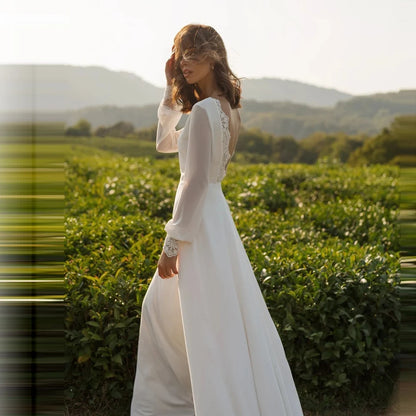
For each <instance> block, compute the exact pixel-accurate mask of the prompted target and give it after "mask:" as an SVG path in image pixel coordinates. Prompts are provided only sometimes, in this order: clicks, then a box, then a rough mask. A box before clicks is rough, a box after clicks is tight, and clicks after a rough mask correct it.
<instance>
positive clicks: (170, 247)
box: [163, 235, 179, 257]
mask: <svg viewBox="0 0 416 416" xmlns="http://www.w3.org/2000/svg"><path fill="white" fill-rule="evenodd" d="M178 250H179V242H178V240H176V239H174V238H172V237H169V236H168V235H167V236H166V238H165V242H164V244H163V251H164V252H165V253H166V255H167V256H168V257H173V256H177V255H178Z"/></svg>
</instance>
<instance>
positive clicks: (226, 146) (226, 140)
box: [214, 98, 231, 182]
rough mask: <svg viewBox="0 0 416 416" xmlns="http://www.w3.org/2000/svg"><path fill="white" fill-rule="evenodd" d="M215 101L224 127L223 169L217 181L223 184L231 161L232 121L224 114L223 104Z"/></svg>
mask: <svg viewBox="0 0 416 416" xmlns="http://www.w3.org/2000/svg"><path fill="white" fill-rule="evenodd" d="M214 101H215V102H216V103H217V106H218V110H219V112H220V117H221V126H222V132H223V133H222V163H221V169H220V171H219V172H218V177H217V181H219V182H221V181H222V180H223V179H224V177H225V173H226V170H227V165H228V162H229V160H230V156H231V155H230V149H229V147H230V140H231V134H230V129H229V123H230V119H229V117H228V115H227V114H226V113H225V112H224V110H223V109H222V107H221V102H220V100H219V99H218V98H214Z"/></svg>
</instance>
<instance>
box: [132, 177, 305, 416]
mask: <svg viewBox="0 0 416 416" xmlns="http://www.w3.org/2000/svg"><path fill="white" fill-rule="evenodd" d="M179 256H180V257H179V275H177V276H176V275H175V276H174V277H172V278H169V279H161V278H160V277H159V275H158V272H157V270H156V272H155V275H154V276H153V279H152V281H151V283H150V285H149V287H148V290H147V292H146V295H145V297H144V299H143V303H142V315H141V322H140V334H139V342H138V359H137V367H136V378H135V382H134V390H133V398H132V402H131V415H132V416H133V415H134V416H213V415H215V416H301V415H303V413H302V409H301V404H300V401H299V398H298V394H297V391H296V387H295V384H294V380H293V377H292V373H291V370H290V367H289V365H288V362H287V359H286V355H285V351H284V349H283V345H282V343H281V340H280V337H279V334H278V332H277V329H276V326H275V324H274V322H273V320H272V318H271V316H270V313H269V311H268V309H267V306H266V303H265V301H264V298H263V295H262V293H261V290H260V287H259V285H258V282H257V280H256V277H255V275H254V273H253V270H252V267H251V264H250V261H249V259H248V257H247V254H246V252H245V249H244V246H243V244H242V241H241V239H240V236H239V234H238V232H237V229H236V227H235V224H234V221H233V219H232V216H231V212H230V210H229V207H228V204H227V201H226V199H225V197H224V194H223V192H222V188H221V183H212V184H209V186H208V191H207V194H206V198H205V200H204V206H203V215H202V223H201V226H200V228H199V231H198V233H197V235H196V237H195V239H194V240H193V241H192V243H186V242H180V251H179Z"/></svg>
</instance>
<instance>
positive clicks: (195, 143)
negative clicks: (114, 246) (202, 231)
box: [165, 104, 212, 242]
mask: <svg viewBox="0 0 416 416" xmlns="http://www.w3.org/2000/svg"><path fill="white" fill-rule="evenodd" d="M189 117H190V119H189V139H188V140H189V142H188V149H187V153H186V162H185V172H184V175H183V178H182V183H181V184H180V187H181V189H179V190H178V191H179V195H178V198H177V200H176V201H175V206H174V210H173V216H172V219H170V220H169V221H168V222H167V224H166V225H165V230H166V232H167V238H168V239H176V240H181V241H187V242H192V240H193V239H194V237H195V235H196V233H197V232H198V228H199V225H200V223H201V219H202V209H203V203H204V199H205V196H206V193H207V190H208V183H209V170H210V164H211V157H212V156H211V145H212V130H211V124H210V121H209V117H208V113H207V111H206V109H205V108H203V107H201V106H199V105H198V104H195V105H194V106H193V108H192V111H191V114H190V116H189Z"/></svg>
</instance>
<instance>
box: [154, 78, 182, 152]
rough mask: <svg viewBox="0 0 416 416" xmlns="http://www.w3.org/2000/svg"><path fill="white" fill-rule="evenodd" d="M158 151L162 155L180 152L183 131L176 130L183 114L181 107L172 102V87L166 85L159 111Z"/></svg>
mask: <svg viewBox="0 0 416 416" xmlns="http://www.w3.org/2000/svg"><path fill="white" fill-rule="evenodd" d="M157 116H158V124H157V131H156V150H157V151H158V152H161V153H173V152H177V151H178V137H179V135H180V134H181V132H182V130H183V129H180V130H176V129H175V127H176V125H177V124H178V122H179V120H180V118H181V116H182V112H181V111H180V105H178V104H177V103H176V102H174V101H173V100H172V86H171V85H169V84H168V85H166V88H165V92H164V96H163V98H162V100H161V102H160V104H159V107H158V109H157Z"/></svg>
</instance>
